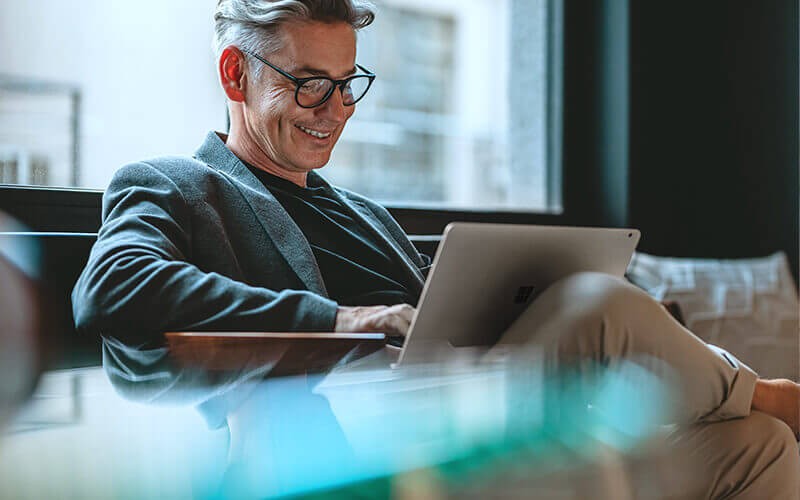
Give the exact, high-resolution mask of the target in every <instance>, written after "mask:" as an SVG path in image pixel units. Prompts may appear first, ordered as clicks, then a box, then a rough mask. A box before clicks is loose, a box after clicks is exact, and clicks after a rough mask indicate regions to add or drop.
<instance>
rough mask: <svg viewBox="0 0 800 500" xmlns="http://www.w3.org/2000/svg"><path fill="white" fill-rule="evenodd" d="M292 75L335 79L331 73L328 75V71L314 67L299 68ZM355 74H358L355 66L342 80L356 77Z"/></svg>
mask: <svg viewBox="0 0 800 500" xmlns="http://www.w3.org/2000/svg"><path fill="white" fill-rule="evenodd" d="M292 73H293V74H297V73H307V74H309V75H313V76H327V77H328V78H333V77H332V76H331V75H330V73H328V72H327V71H325V70H322V69H317V68H312V67H309V66H303V67H302V68H297V69H296V70H294V71H293V72H292ZM355 73H356V67H355V66H353V69H351V70H350V71H348V72H347V73H345V74H344V76H343V77H342V78H347V77H348V76H351V75H354V74H355ZM334 79H335V78H334Z"/></svg>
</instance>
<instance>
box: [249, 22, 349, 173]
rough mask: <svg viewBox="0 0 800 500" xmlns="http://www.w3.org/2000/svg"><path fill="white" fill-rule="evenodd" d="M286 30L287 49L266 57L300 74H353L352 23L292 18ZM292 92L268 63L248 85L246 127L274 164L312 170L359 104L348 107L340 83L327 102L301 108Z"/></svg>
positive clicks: (327, 155) (320, 163) (324, 159)
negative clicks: (294, 21)
mask: <svg viewBox="0 0 800 500" xmlns="http://www.w3.org/2000/svg"><path fill="white" fill-rule="evenodd" d="M282 31H283V40H284V46H283V48H282V49H281V50H280V51H278V52H275V53H273V54H266V55H265V56H266V59H267V60H268V61H269V62H271V63H272V64H274V65H276V66H278V67H280V68H281V69H283V70H284V71H286V72H288V73H290V74H292V75H294V76H295V77H297V78H303V77H309V76H327V77H330V78H333V79H337V80H338V79H342V78H344V77H346V76H349V75H352V74H354V73H355V69H356V68H355V60H356V36H355V32H354V31H353V29H352V28H351V27H350V26H349V25H348V24H346V23H332V24H326V23H319V22H312V23H303V24H294V23H291V24H287V25H285V26H284V27H283V29H282ZM256 64H261V63H258V62H256ZM294 92H295V84H294V82H292V81H291V80H289V79H288V78H286V77H285V76H283V75H281V74H280V73H278V72H277V71H274V70H272V69H271V68H269V67H267V66H264V67H263V68H262V73H261V77H260V80H259V81H252V80H251V82H250V84H249V87H248V92H247V96H246V109H245V121H246V127H247V129H248V131H249V133H250V136H251V137H252V138H253V139H254V140H255V142H256V145H257V146H258V147H259V148H260V149H261V150H262V152H263V153H264V154H266V156H267V157H268V158H269V159H270V160H272V161H273V162H275V164H276V166H278V167H280V168H283V169H285V170H288V171H291V172H308V171H310V170H313V169H315V168H320V167H322V166H324V165H325V164H326V163H327V162H328V159H329V158H330V155H331V151H332V150H333V146H334V145H335V144H336V141H337V140H338V139H339V136H340V135H341V133H342V130H343V129H344V125H345V123H346V122H347V120H348V119H349V118H350V116H351V115H352V114H353V112H354V111H355V106H344V105H343V104H342V94H341V91H340V90H339V89H338V88H337V89H336V90H335V91H334V92H333V95H331V97H330V99H328V100H327V101H326V102H325V103H324V104H322V105H320V106H317V107H316V108H310V109H309V108H302V107H300V106H299V105H298V104H297V102H296V101H295V98H294ZM312 134H313V135H312Z"/></svg>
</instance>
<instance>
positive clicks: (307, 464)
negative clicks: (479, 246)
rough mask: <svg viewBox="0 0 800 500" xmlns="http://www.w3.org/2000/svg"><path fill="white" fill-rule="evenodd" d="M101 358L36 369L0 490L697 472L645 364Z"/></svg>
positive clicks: (520, 357) (582, 488)
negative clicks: (295, 369) (667, 426)
mask: <svg viewBox="0 0 800 500" xmlns="http://www.w3.org/2000/svg"><path fill="white" fill-rule="evenodd" d="M103 350H104V353H103V357H104V366H103V368H102V369H101V368H93V369H83V370H77V371H60V372H50V373H46V374H45V375H44V376H43V378H42V382H41V384H40V386H39V388H38V389H37V392H36V393H35V394H34V397H33V399H32V400H31V401H30V402H29V403H28V405H27V406H26V407H25V408H24V409H23V411H22V412H21V413H20V414H19V415H18V418H17V419H16V420H15V421H14V422H13V423H12V424H11V425H10V426H9V427H8V428H7V429H6V431H5V433H4V435H3V437H2V440H0V484H2V485H3V486H2V493H3V495H2V496H3V497H15V498H42V497H48V496H52V497H65V496H68V497H76V498H78V497H79V498H145V497H174V498H265V497H309V498H317V497H320V498H326V497H339V498H349V497H352V496H359V497H366V498H388V497H394V498H418V497H420V496H426V497H428V498H465V497H466V498H470V497H471V498H486V497H487V496H496V495H498V494H503V495H504V496H510V497H516V496H520V497H528V498H529V497H532V496H533V497H537V496H538V497H542V498H589V497H591V498H615V499H617V498H661V497H662V496H668V495H666V494H665V493H670V491H671V492H672V493H676V491H675V488H680V490H678V493H680V492H685V491H686V488H689V487H690V484H691V481H690V478H691V474H694V475H695V476H696V472H697V469H695V464H691V463H690V461H683V462H681V463H679V465H677V466H676V462H675V460H674V458H675V454H676V453H679V450H674V449H672V448H670V447H669V446H668V443H669V441H668V439H665V437H664V436H665V432H664V428H663V427H662V426H661V424H662V423H663V422H662V420H663V418H662V417H663V416H664V415H668V414H669V408H667V407H665V405H666V404H668V402H669V401H670V397H669V394H670V392H669V387H666V386H665V385H664V384H663V383H661V382H660V381H659V380H658V379H657V378H655V377H654V376H652V375H650V373H649V372H648V371H647V370H646V369H644V368H642V364H637V363H628V364H625V365H620V366H614V367H607V366H606V367H603V366H597V367H596V369H595V370H594V372H595V373H596V375H595V376H593V377H592V379H591V380H590V381H589V382H587V380H586V377H585V376H584V377H582V378H581V379H580V382H578V379H577V378H573V377H570V376H569V375H568V374H566V373H565V374H564V375H563V376H561V377H559V379H558V380H546V379H545V378H544V377H543V375H542V373H541V370H539V369H538V368H537V367H538V366H540V364H539V363H537V362H536V358H537V356H536V352H524V353H519V352H518V353H514V355H512V356H508V357H505V358H502V357H501V358H499V359H492V360H491V361H490V360H487V359H486V358H485V357H483V356H481V353H476V352H474V351H464V352H461V353H459V354H458V355H457V356H453V357H452V359H450V360H448V361H447V362H443V363H437V364H435V365H433V364H432V365H413V366H404V367H394V368H393V367H392V366H391V354H390V353H388V352H387V350H385V349H380V350H378V351H375V352H372V353H370V354H368V355H366V356H364V355H359V353H350V355H348V356H345V357H344V358H343V362H342V363H340V364H339V365H338V366H335V367H333V368H332V369H330V370H328V371H327V372H325V373H308V374H297V375H292V376H282V377H277V376H271V370H272V369H273V368H274V367H275V366H276V365H275V363H274V362H270V363H266V364H265V363H262V362H257V360H259V359H261V360H263V356H247V357H246V359H244V360H243V361H242V362H241V363H240V364H239V365H236V364H233V365H231V364H226V365H225V366H224V369H221V368H220V367H219V366H217V368H216V369H209V368H208V367H207V366H189V365H187V364H186V363H184V362H181V361H180V360H179V359H176V357H175V356H174V355H172V354H173V353H171V352H170V350H169V348H168V347H164V346H130V345H126V344H124V343H122V342H120V341H118V340H115V339H105V341H104V347H103ZM362 354H363V353H362ZM345 361H346V362H345ZM584 371H585V367H584ZM70 380H72V381H74V380H79V381H80V383H79V384H78V385H77V386H76V385H75V384H74V383H73V382H70ZM587 401H588V402H589V403H588V404H587ZM631 402H632V403H631ZM76 405H77V407H79V408H81V409H82V410H81V411H80V412H78V413H76V412H75V411H74V409H75V407H76ZM48 423H49V424H54V423H57V424H58V425H48ZM659 463H671V464H672V465H671V466H670V467H669V468H668V469H663V470H659V467H658V466H654V464H659ZM642 471H647V472H646V474H644V473H643V472H642ZM690 473H691V474H690ZM642 474H644V475H645V476H646V480H642V477H643V476H642ZM676 478H677V480H676Z"/></svg>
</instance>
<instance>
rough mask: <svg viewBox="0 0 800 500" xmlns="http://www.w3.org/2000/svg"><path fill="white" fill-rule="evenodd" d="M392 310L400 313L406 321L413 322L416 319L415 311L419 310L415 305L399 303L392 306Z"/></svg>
mask: <svg viewBox="0 0 800 500" xmlns="http://www.w3.org/2000/svg"><path fill="white" fill-rule="evenodd" d="M391 309H392V312H394V313H396V314H398V315H400V316H401V317H402V318H403V319H404V320H405V321H407V322H408V323H411V321H413V319H414V313H416V312H417V310H416V309H414V307H413V306H411V305H409V304H397V305H395V306H392V307H391Z"/></svg>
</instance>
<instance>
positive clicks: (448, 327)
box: [397, 223, 640, 365]
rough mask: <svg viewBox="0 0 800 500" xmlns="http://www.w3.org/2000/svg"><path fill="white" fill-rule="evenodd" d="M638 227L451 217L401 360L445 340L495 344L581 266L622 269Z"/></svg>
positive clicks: (430, 352)
mask: <svg viewBox="0 0 800 500" xmlns="http://www.w3.org/2000/svg"><path fill="white" fill-rule="evenodd" d="M639 236H640V234H639V231H637V230H635V229H608V228H585V227H559V226H530V225H512V224H480V223H452V224H449V225H448V226H447V227H446V228H445V231H444V235H443V238H442V241H441V243H440V244H439V248H438V250H437V251H436V256H435V257H434V260H433V266H432V268H431V271H430V274H429V275H428V280H427V281H426V282H425V287H424V288H423V290H422V296H421V297H420V301H419V304H418V307H417V312H416V314H415V316H414V319H413V321H412V322H411V326H410V328H409V331H408V334H407V335H406V339H405V344H404V346H403V350H402V352H401V354H400V358H399V360H398V363H397V364H398V365H400V364H407V363H417V362H429V361H432V357H434V356H435V355H434V353H435V352H439V349H440V348H441V347H442V346H449V347H450V348H452V347H471V346H490V345H492V344H494V343H495V342H496V341H497V340H498V339H499V337H500V335H501V334H502V333H503V332H504V331H505V330H506V329H507V328H508V327H509V326H510V325H511V323H512V322H513V321H514V320H515V319H516V318H517V317H518V316H519V315H520V314H521V313H522V311H524V310H525V308H526V307H527V306H528V304H530V303H531V302H532V301H533V300H534V299H535V298H536V297H537V296H538V294H539V293H541V292H542V291H543V290H544V289H546V288H547V287H548V286H550V285H551V284H552V283H554V282H555V281H558V280H559V279H561V278H564V277H566V276H568V275H570V274H573V273H577V272H581V271H596V272H602V273H608V274H611V275H614V276H620V277H621V276H623V275H624V273H625V269H626V268H627V266H628V263H629V262H630V259H631V255H632V254H633V251H634V249H635V248H636V244H637V243H638V242H639Z"/></svg>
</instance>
